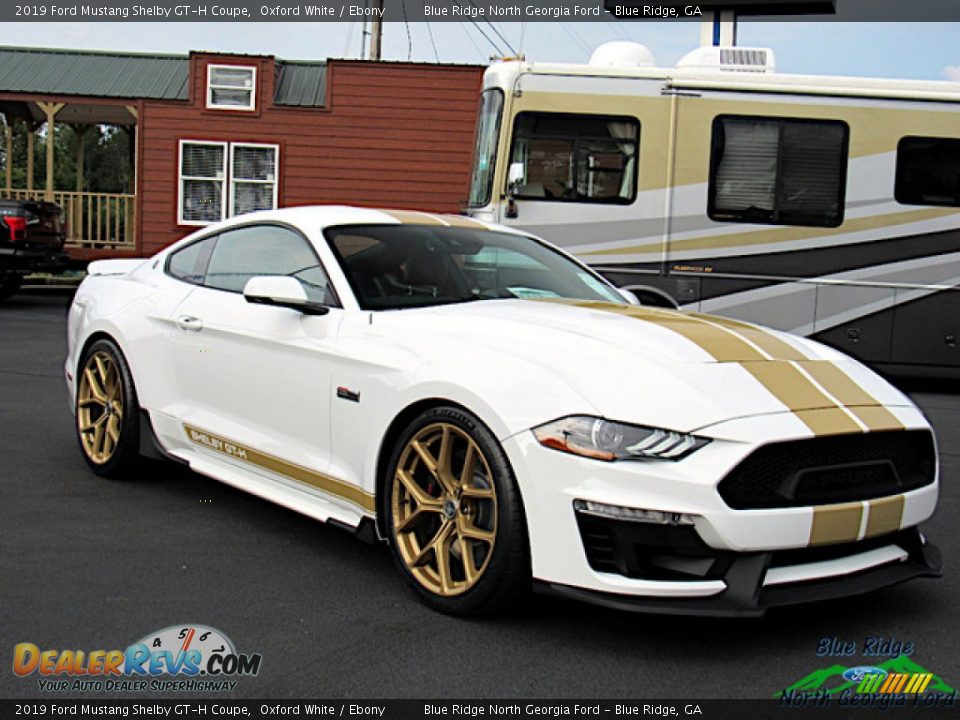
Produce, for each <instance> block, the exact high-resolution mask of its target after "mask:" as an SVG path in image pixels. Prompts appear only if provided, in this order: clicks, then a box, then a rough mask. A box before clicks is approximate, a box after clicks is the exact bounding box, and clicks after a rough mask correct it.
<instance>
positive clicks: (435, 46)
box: [427, 23, 440, 62]
mask: <svg viewBox="0 0 960 720" xmlns="http://www.w3.org/2000/svg"><path fill="white" fill-rule="evenodd" d="M427 35H428V36H429V37H430V45H431V46H433V57H435V58H436V59H437V62H440V53H438V52H437V44H436V43H435V42H434V41H433V30H431V29H430V23H427Z"/></svg>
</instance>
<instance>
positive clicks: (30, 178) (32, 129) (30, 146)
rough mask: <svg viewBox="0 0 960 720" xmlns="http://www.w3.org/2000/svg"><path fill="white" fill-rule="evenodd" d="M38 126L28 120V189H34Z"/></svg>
mask: <svg viewBox="0 0 960 720" xmlns="http://www.w3.org/2000/svg"><path fill="white" fill-rule="evenodd" d="M35 131H36V128H35V127H33V123H32V122H30V121H29V120H28V121H27V190H33V133H34V132H35Z"/></svg>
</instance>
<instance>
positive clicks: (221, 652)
mask: <svg viewBox="0 0 960 720" xmlns="http://www.w3.org/2000/svg"><path fill="white" fill-rule="evenodd" d="M261 659H262V658H261V656H260V654H259V653H253V654H244V653H238V652H237V651H236V649H235V648H234V645H233V643H232V642H231V641H230V639H229V638H228V637H227V636H226V635H224V634H223V633H222V632H220V631H219V630H216V629H214V628H212V627H207V626H205V625H196V624H192V625H174V626H171V627H168V628H164V629H163V630H160V631H158V632H155V633H151V634H149V635H147V636H146V637H144V638H143V639H142V640H139V641H137V642H135V643H133V644H132V645H129V646H128V647H127V649H126V650H89V651H84V650H55V649H41V648H40V647H38V646H37V645H35V644H34V643H30V642H22V643H18V644H17V645H15V646H14V648H13V672H14V674H16V675H18V676H19V677H22V678H27V677H33V676H36V677H37V682H38V685H39V689H40V690H42V691H45V692H67V691H70V692H87V691H101V692H171V691H173V692H176V691H188V692H197V691H219V692H223V691H230V690H234V689H235V688H236V686H237V683H238V681H237V680H236V678H238V677H243V676H254V675H256V674H257V673H258V672H260V663H261Z"/></svg>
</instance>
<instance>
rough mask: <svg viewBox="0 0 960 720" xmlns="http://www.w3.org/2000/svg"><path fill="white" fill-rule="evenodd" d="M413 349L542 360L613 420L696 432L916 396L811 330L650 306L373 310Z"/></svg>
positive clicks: (859, 419)
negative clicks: (735, 421)
mask: <svg viewBox="0 0 960 720" xmlns="http://www.w3.org/2000/svg"><path fill="white" fill-rule="evenodd" d="M376 324H377V325H378V326H379V327H380V328H381V330H383V329H387V330H388V331H391V334H393V333H392V331H394V330H395V331H398V333H399V336H400V337H402V338H403V339H402V342H403V344H406V345H408V346H410V347H411V349H412V350H414V351H418V352H424V353H425V354H428V355H429V354H430V353H431V352H433V351H439V355H438V357H444V358H447V361H448V362H449V358H450V357H451V352H453V350H452V348H456V352H457V353H460V354H461V356H462V357H463V358H464V359H466V358H467V357H468V355H467V354H470V357H471V361H476V360H477V359H478V358H485V359H486V363H487V364H485V365H484V366H483V367H484V368H485V370H486V371H490V372H503V373H505V375H504V382H507V383H509V379H510V375H509V370H510V368H509V363H510V358H516V359H518V360H523V361H525V363H533V364H535V365H538V366H540V367H542V368H543V371H544V372H545V373H550V374H552V375H553V376H555V377H556V378H557V379H558V380H560V381H561V382H563V383H565V384H566V385H567V386H568V387H570V388H571V389H573V390H574V391H576V392H577V393H578V394H579V395H580V396H581V397H582V398H583V399H584V400H585V401H586V402H587V403H589V405H590V406H592V407H593V408H595V409H596V410H597V411H598V412H599V413H601V414H602V415H604V416H605V417H609V418H613V419H620V420H633V421H642V422H645V423H648V424H652V423H657V424H659V425H661V426H664V427H669V428H673V429H677V430H693V429H696V428H701V427H705V426H707V425H712V424H714V423H717V422H722V421H724V420H729V419H731V418H736V417H746V416H750V415H759V414H766V413H776V412H785V411H792V412H793V413H795V414H796V415H797V417H798V418H799V419H801V420H802V421H803V422H804V423H805V424H806V425H807V426H808V427H809V428H810V429H811V431H812V432H814V433H817V434H828V433H831V432H860V431H862V430H864V429H883V428H885V427H897V426H898V425H899V423H897V421H896V420H895V418H893V416H892V414H891V413H889V412H888V411H886V410H884V409H883V406H897V405H900V406H911V405H912V403H911V402H910V401H909V400H908V399H907V398H906V397H905V396H904V395H902V394H901V393H900V392H899V391H897V390H896V389H894V388H893V387H892V386H890V385H889V384H888V383H887V382H886V381H884V380H883V379H881V378H880V377H879V376H877V375H875V374H874V373H872V372H871V371H869V370H868V369H866V368H865V367H863V366H862V365H860V364H859V363H857V362H855V361H853V360H851V359H850V358H848V357H846V356H845V355H842V354H841V353H838V352H836V351H834V350H832V349H830V348H827V347H825V346H823V345H820V344H818V343H815V342H813V341H810V340H806V339H804V338H800V337H796V336H792V335H788V334H786V333H781V332H778V331H774V330H768V329H765V328H761V327H758V326H756V325H750V324H747V323H743V322H739V321H735V320H729V319H725V318H718V317H714V316H708V315H701V314H698V313H687V312H679V311H673V310H665V309H661V308H653V307H638V306H629V305H619V304H615V303H603V302H592V301H578V300H491V301H480V302H469V303H463V304H456V305H444V306H439V307H433V308H424V309H417V310H404V311H399V312H391V313H380V314H378V315H377V320H376Z"/></svg>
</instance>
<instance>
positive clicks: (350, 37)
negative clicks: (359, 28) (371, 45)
mask: <svg viewBox="0 0 960 720" xmlns="http://www.w3.org/2000/svg"><path fill="white" fill-rule="evenodd" d="M356 25H357V24H356V23H350V27H349V28H347V40H346V42H345V43H343V57H348V55H347V53H349V52H350V41H351V40H353V30H354V28H355V27H356ZM360 44H361V45H362V44H363V38H361V42H360ZM361 54H362V50H361Z"/></svg>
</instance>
